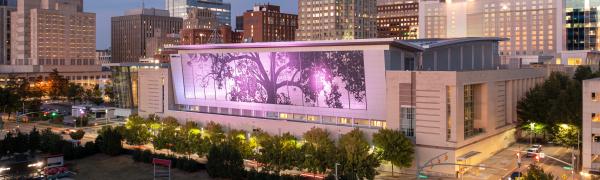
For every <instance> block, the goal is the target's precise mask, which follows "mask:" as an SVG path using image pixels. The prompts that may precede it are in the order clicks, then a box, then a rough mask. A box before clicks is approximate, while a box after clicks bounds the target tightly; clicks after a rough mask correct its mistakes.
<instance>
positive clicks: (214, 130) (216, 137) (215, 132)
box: [204, 121, 225, 145]
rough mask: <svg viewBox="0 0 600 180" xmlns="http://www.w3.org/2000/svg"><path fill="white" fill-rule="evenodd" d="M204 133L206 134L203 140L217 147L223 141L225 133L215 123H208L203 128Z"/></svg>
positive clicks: (221, 127)
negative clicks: (206, 139) (205, 139)
mask: <svg viewBox="0 0 600 180" xmlns="http://www.w3.org/2000/svg"><path fill="white" fill-rule="evenodd" d="M204 131H205V132H206V133H205V134H206V136H205V138H208V141H209V142H210V144H213V145H218V144H221V143H222V142H223V140H225V131H224V130H223V126H221V125H220V124H218V123H215V122H212V121H211V122H209V123H208V124H206V126H205V127H204Z"/></svg>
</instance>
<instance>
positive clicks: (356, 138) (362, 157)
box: [338, 128, 380, 179]
mask: <svg viewBox="0 0 600 180" xmlns="http://www.w3.org/2000/svg"><path fill="white" fill-rule="evenodd" d="M338 154H339V156H340V157H339V160H340V164H341V167H338V169H339V171H340V172H341V174H342V177H344V179H365V178H366V179H373V178H375V176H376V175H377V174H378V173H377V170H376V169H375V168H377V167H379V165H380V164H379V159H378V157H377V155H376V154H375V153H370V147H369V142H368V141H367V140H366V138H365V135H364V133H363V132H362V131H360V130H359V129H358V128H357V129H354V130H352V131H350V132H349V133H346V134H344V135H342V137H341V138H340V140H339V144H338Z"/></svg>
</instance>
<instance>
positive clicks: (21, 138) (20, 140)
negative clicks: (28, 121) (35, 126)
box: [13, 131, 29, 154]
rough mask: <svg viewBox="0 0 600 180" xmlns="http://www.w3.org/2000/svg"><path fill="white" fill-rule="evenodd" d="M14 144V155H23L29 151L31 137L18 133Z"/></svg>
mask: <svg viewBox="0 0 600 180" xmlns="http://www.w3.org/2000/svg"><path fill="white" fill-rule="evenodd" d="M13 143H14V144H13V153H19V154H22V153H25V152H27V150H29V148H28V147H27V145H28V144H29V136H28V135H27V134H24V133H21V132H20V131H17V135H16V136H15V138H14V141H13Z"/></svg>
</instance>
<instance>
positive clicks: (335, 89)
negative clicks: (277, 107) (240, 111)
mask: <svg viewBox="0 0 600 180" xmlns="http://www.w3.org/2000/svg"><path fill="white" fill-rule="evenodd" d="M189 57H190V60H189V61H188V62H187V65H188V66H192V68H191V69H192V70H193V71H195V73H194V74H195V75H194V79H195V86H197V87H199V88H203V89H207V88H208V89H210V85H211V83H213V84H214V89H215V91H216V92H220V91H225V92H226V100H228V101H239V102H255V103H268V104H286V105H304V106H326V107H331V108H349V106H350V105H351V104H353V103H354V104H356V103H358V104H366V87H365V76H364V74H365V73H364V62H363V53H362V52H361V51H330V52H269V53H226V54H190V55H189ZM261 57H262V58H261ZM205 94H206V93H205ZM320 103H323V104H322V105H320ZM345 105H346V106H347V107H345Z"/></svg>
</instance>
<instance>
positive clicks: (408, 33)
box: [377, 0, 419, 40]
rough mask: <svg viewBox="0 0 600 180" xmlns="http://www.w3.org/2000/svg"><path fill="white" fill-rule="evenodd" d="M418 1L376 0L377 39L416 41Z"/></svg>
mask: <svg viewBox="0 0 600 180" xmlns="http://www.w3.org/2000/svg"><path fill="white" fill-rule="evenodd" d="M418 29H419V1H417V0H378V1H377V37H378V38H394V39H397V40H408V39H417V34H418V33H419V31H418Z"/></svg>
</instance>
